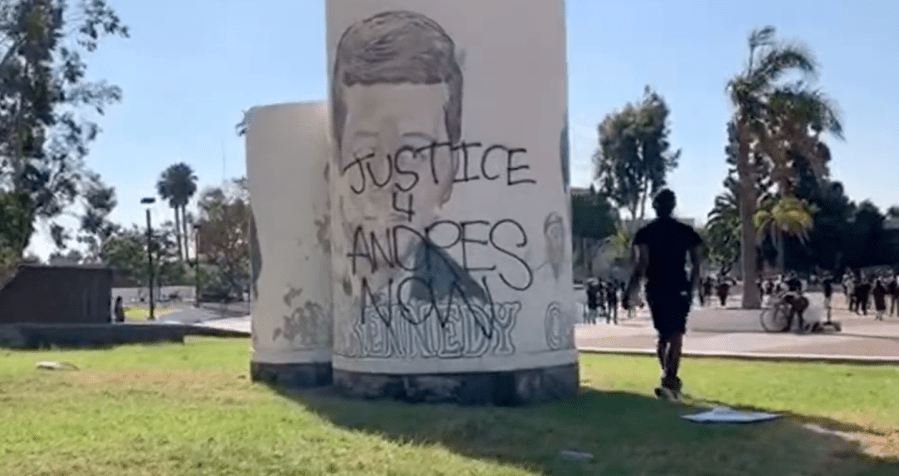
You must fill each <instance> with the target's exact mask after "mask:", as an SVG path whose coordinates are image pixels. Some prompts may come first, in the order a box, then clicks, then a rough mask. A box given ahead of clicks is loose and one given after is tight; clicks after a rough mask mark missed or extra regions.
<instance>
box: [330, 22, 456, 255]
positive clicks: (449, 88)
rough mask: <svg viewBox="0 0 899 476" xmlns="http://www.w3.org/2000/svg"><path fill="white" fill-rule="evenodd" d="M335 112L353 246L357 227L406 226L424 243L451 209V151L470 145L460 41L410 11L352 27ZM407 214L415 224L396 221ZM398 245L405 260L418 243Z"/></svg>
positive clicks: (337, 71) (339, 64)
mask: <svg viewBox="0 0 899 476" xmlns="http://www.w3.org/2000/svg"><path fill="white" fill-rule="evenodd" d="M331 104H332V121H333V124H332V126H333V134H334V139H335V144H336V145H337V150H338V154H337V155H336V160H337V164H336V165H337V167H336V168H337V172H338V173H336V174H334V176H336V180H335V182H336V183H335V186H337V187H338V188H339V189H341V193H340V196H341V197H342V200H341V202H340V203H338V204H337V205H338V207H340V210H341V216H339V217H338V218H337V219H339V220H340V221H341V222H343V226H344V230H345V234H347V239H349V240H352V234H353V233H354V232H355V229H356V227H357V226H359V225H362V226H363V227H364V228H365V229H366V232H368V231H376V230H381V231H383V230H384V229H385V227H392V226H394V225H398V224H402V225H405V226H408V227H410V228H413V229H415V230H417V231H419V232H420V233H423V232H424V229H425V228H426V227H427V226H428V225H430V224H431V223H432V222H433V220H434V219H435V217H436V215H437V211H438V209H439V208H440V207H441V206H443V204H444V203H446V201H447V200H449V198H450V195H451V194H452V183H453V178H454V177H455V174H456V170H457V167H458V160H457V155H458V154H457V153H454V152H453V151H451V149H450V147H449V144H458V143H459V142H460V141H461V136H462V71H461V69H460V68H459V65H458V63H457V61H456V57H455V44H454V43H453V40H452V38H450V37H449V35H447V33H446V32H445V31H444V30H443V28H442V27H441V26H440V25H439V24H437V23H436V22H435V21H433V20H431V19H430V18H428V17H426V16H424V15H421V14H418V13H413V12H407V11H391V12H384V13H379V14H377V15H375V16H372V17H370V18H367V19H365V20H362V21H359V22H357V23H355V24H353V25H351V26H350V27H349V28H347V30H346V31H345V32H344V33H343V36H342V37H341V38H340V41H339V42H338V44H337V49H336V54H335V60H334V70H333V78H332V81H331ZM433 145H436V146H435V147H431V146H433ZM415 151H418V152H415ZM360 159H361V160H360ZM360 163H361V164H362V166H361V167H360V166H359V164H360ZM354 164H356V165H354ZM362 174H364V190H361V189H362V184H363V178H362ZM351 187H352V188H354V189H356V191H355V192H354V191H352V190H350V188H351ZM360 190H361V191H360ZM410 204H411V207H410ZM409 208H411V212H412V213H411V214H409V213H403V212H399V211H397V210H398V209H401V210H402V209H409ZM397 240H398V246H397V251H398V254H399V258H400V259H403V258H405V257H407V256H408V255H409V253H411V251H412V248H413V245H414V244H415V242H416V241H415V240H414V239H413V238H412V236H411V235H410V234H409V233H406V234H404V236H402V237H400V236H398V237H397Z"/></svg>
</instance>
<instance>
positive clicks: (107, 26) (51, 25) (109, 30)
mask: <svg viewBox="0 0 899 476" xmlns="http://www.w3.org/2000/svg"><path fill="white" fill-rule="evenodd" d="M108 35H120V36H124V37H127V36H128V29H127V28H126V27H125V26H124V25H122V24H121V21H120V20H119V18H118V16H117V15H116V14H115V12H114V11H113V10H112V9H111V8H110V7H109V6H108V5H107V4H106V1H105V0H83V1H80V2H77V3H73V4H70V3H68V2H65V1H63V0H9V1H5V2H3V4H2V5H0V138H2V139H0V190H2V191H3V192H4V193H12V194H14V198H12V200H16V201H22V199H23V197H24V196H27V200H26V201H25V202H24V203H22V206H24V207H25V209H24V210H23V213H24V214H25V215H26V216H31V217H32V218H31V221H32V223H31V224H29V226H26V227H25V228H22V230H30V231H33V230H34V226H33V222H34V220H37V219H42V220H50V219H52V218H54V217H57V216H58V215H60V214H61V213H62V212H63V210H64V209H65V208H66V207H68V206H69V205H71V204H72V203H73V201H74V200H75V198H76V197H77V196H79V195H80V194H81V193H82V192H83V190H82V186H83V185H84V183H85V178H86V175H87V171H86V168H85V166H84V163H83V158H84V157H85V156H86V154H87V152H88V144H89V143H90V142H91V141H93V140H94V139H95V138H96V137H97V134H98V133H99V128H98V126H97V125H96V124H95V123H94V122H92V121H91V118H90V116H89V115H85V114H83V113H84V112H87V111H90V110H92V111H93V112H94V113H96V114H100V115H102V114H103V112H104V110H105V108H106V107H107V106H108V105H110V104H112V103H115V102H117V101H118V100H120V99H121V95H122V93H121V90H120V89H119V88H117V87H115V86H110V85H108V84H106V83H104V82H102V81H101V82H89V81H87V80H86V79H85V78H86V70H87V65H86V63H85V62H84V60H83V57H82V56H83V54H84V53H85V52H92V51H94V50H95V49H96V48H97V46H98V43H99V41H100V39H101V38H102V37H105V36H108ZM88 181H89V180H88ZM23 194H24V195H23ZM51 232H53V233H54V238H57V237H61V233H60V228H58V226H57V228H54V229H53V230H51ZM30 234H31V233H30V232H29V233H28V236H29V237H30ZM26 243H27V241H26Z"/></svg>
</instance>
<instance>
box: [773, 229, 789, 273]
mask: <svg viewBox="0 0 899 476" xmlns="http://www.w3.org/2000/svg"><path fill="white" fill-rule="evenodd" d="M775 239H776V240H777V268H778V269H780V272H781V274H785V273H786V272H787V266H786V256H785V255H786V253H785V250H784V236H783V232H781V231H778V232H777V234H776V235H775Z"/></svg>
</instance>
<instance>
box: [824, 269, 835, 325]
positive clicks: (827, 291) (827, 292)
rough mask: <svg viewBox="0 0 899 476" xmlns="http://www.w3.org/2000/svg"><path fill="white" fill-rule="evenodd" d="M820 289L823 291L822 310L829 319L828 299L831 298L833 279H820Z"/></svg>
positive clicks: (826, 277)
mask: <svg viewBox="0 0 899 476" xmlns="http://www.w3.org/2000/svg"><path fill="white" fill-rule="evenodd" d="M821 288H822V290H823V291H824V309H825V311H826V312H827V316H828V317H830V299H831V297H832V296H833V278H831V277H830V275H825V276H824V278H822V279H821Z"/></svg>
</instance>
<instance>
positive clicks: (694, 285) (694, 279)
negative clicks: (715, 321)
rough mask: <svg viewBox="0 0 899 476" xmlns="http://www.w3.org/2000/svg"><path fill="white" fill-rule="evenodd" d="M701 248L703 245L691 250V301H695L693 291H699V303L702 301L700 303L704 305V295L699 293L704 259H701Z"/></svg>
mask: <svg viewBox="0 0 899 476" xmlns="http://www.w3.org/2000/svg"><path fill="white" fill-rule="evenodd" d="M700 246H701V245H697V246H694V247H693V248H690V300H691V301H692V300H693V291H694V290H697V293H698V294H699V301H700V303H702V301H703V299H704V297H703V295H702V292H699V291H698V290H699V274H700V271H701V269H700V267H701V264H702V263H701V261H702V258H701V255H700V252H699V247H700ZM703 304H704V303H703Z"/></svg>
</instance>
